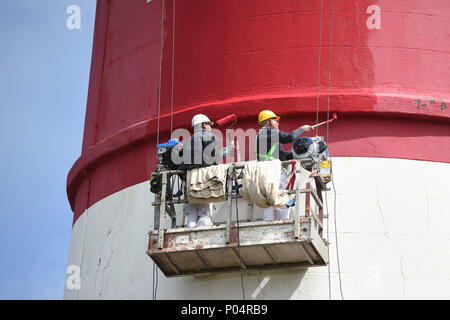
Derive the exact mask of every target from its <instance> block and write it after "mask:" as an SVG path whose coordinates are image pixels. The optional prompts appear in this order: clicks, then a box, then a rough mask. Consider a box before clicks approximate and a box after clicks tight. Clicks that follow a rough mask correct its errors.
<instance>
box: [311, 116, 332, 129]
mask: <svg viewBox="0 0 450 320" xmlns="http://www.w3.org/2000/svg"><path fill="white" fill-rule="evenodd" d="M333 120H337V114H336V113H333V119H329V120H327V121H324V122H321V123H318V124H315V125H313V126H311V128H313V129H314V128H317V127H318V126H321V125H323V124H325V123H328V122H331V121H333Z"/></svg>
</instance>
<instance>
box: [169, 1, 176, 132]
mask: <svg viewBox="0 0 450 320" xmlns="http://www.w3.org/2000/svg"><path fill="white" fill-rule="evenodd" d="M175 1H176V0H173V15H172V92H171V97H170V138H172V129H173V78H174V73H175V71H174V70H175Z"/></svg>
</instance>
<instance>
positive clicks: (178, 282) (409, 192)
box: [64, 157, 450, 299]
mask: <svg viewBox="0 0 450 320" xmlns="http://www.w3.org/2000/svg"><path fill="white" fill-rule="evenodd" d="M333 168H334V178H335V187H336V191H337V197H336V216H335V214H334V193H333V191H330V192H328V193H327V203H328V213H329V215H330V219H329V221H328V223H325V225H329V228H330V232H329V241H330V242H331V245H330V268H331V270H330V271H331V273H330V279H331V296H332V299H340V298H341V297H340V292H339V277H338V269H337V260H336V240H335V233H334V218H335V217H336V218H337V219H336V221H337V231H338V234H337V235H338V245H339V262H340V269H341V270H340V271H341V273H340V275H341V280H342V290H343V293H344V297H345V299H449V298H450V293H449V291H448V287H449V286H450V254H449V252H450V233H449V232H448V227H447V226H448V225H449V223H450V211H449V210H448V208H449V207H450V195H449V193H448V192H447V190H449V188H450V182H449V181H448V179H445V178H444V177H448V176H449V175H450V165H449V164H445V163H437V162H424V161H412V160H401V159H376V158H356V157H353V158H349V157H342V158H334V159H333ZM148 189H149V184H148V181H147V182H143V183H140V184H137V185H134V186H132V187H129V188H126V189H124V190H122V191H120V192H117V193H114V194H112V195H110V196H108V197H107V198H105V199H103V200H101V201H99V202H97V203H96V204H95V205H93V206H92V207H90V208H89V209H88V210H87V211H86V212H84V213H83V215H81V217H80V218H79V219H78V220H77V221H76V223H75V224H74V227H73V233H72V242H71V249H70V255H69V262H68V265H79V266H81V283H80V284H81V288H80V290H69V289H68V288H66V289H65V292H64V298H65V299H152V298H153V294H152V286H153V277H152V270H153V261H152V260H151V259H150V258H149V257H148V256H147V255H146V250H147V244H148V235H147V232H148V231H149V230H150V229H152V228H153V210H152V207H151V201H152V199H151V194H150V192H149V190H148ZM324 235H326V230H325V232H324ZM244 288H245V293H246V298H247V299H328V297H329V289H328V269H327V267H315V268H309V269H297V270H282V271H281V270H279V271H262V272H257V271H253V272H244ZM241 297H242V292H241V284H240V273H239V272H235V273H227V274H216V275H212V276H208V277H203V278H195V277H192V276H187V277H178V278H166V277H165V276H164V275H163V274H162V273H161V272H159V281H158V291H157V298H158V299H240V298H241Z"/></svg>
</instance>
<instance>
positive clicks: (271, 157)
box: [255, 133, 278, 161]
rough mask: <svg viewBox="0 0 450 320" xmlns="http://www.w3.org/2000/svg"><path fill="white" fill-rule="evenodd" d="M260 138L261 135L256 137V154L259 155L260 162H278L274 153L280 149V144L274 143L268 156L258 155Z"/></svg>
mask: <svg viewBox="0 0 450 320" xmlns="http://www.w3.org/2000/svg"><path fill="white" fill-rule="evenodd" d="M258 136H259V133H258V134H257V135H256V139H255V153H256V154H257V155H258V158H259V160H260V161H268V160H277V158H275V157H274V156H273V153H274V152H275V150H276V149H277V147H278V142H276V143H274V145H273V146H272V147H271V148H270V150H269V152H267V154H263V153H258V147H257V143H258Z"/></svg>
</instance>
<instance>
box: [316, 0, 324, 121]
mask: <svg viewBox="0 0 450 320" xmlns="http://www.w3.org/2000/svg"><path fill="white" fill-rule="evenodd" d="M322 12H323V0H320V32H319V63H318V67H317V102H316V124H318V123H319V92H320V56H321V53H322Z"/></svg>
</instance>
